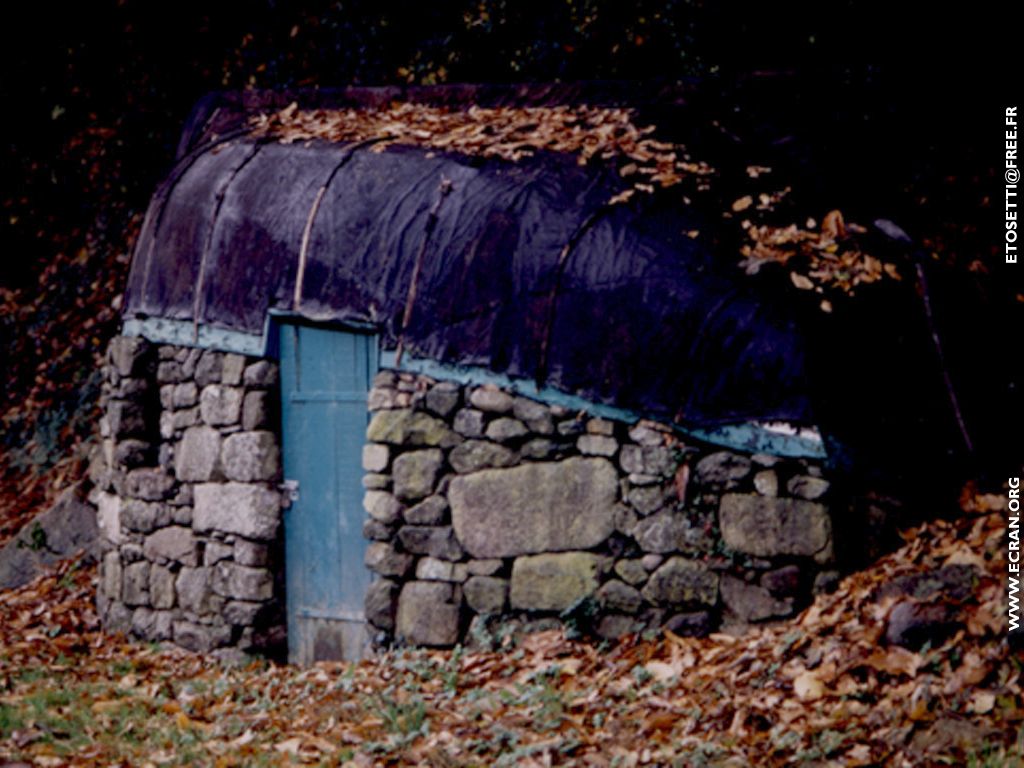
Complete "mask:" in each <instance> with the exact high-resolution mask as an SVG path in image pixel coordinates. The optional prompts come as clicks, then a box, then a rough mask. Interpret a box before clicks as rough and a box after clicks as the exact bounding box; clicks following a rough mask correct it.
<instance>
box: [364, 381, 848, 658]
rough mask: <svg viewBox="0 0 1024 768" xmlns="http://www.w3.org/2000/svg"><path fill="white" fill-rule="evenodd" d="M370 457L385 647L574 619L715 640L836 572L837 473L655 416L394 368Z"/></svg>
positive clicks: (370, 602)
mask: <svg viewBox="0 0 1024 768" xmlns="http://www.w3.org/2000/svg"><path fill="white" fill-rule="evenodd" d="M370 408H371V410H372V411H373V412H374V415H373V418H372V420H371V422H370V425H369V428H368V430H367V444H366V447H365V450H364V453H363V467H364V470H365V471H366V474H365V476H364V485H365V487H366V489H367V490H366V496H365V508H366V512H367V515H368V517H367V519H366V523H365V526H364V535H365V536H366V538H367V539H369V540H370V543H369V547H368V550H367V554H366V565H367V567H369V568H370V569H371V570H372V571H374V572H375V573H376V574H377V576H378V578H376V579H375V580H374V582H373V583H372V585H371V587H370V589H369V591H368V594H367V597H366V613H367V618H368V620H369V621H370V623H371V624H372V625H373V627H374V628H375V629H376V631H377V633H378V634H377V637H376V640H377V642H378V643H382V644H386V643H389V642H392V641H396V640H397V641H398V642H404V643H409V644H416V645H432V646H447V645H452V644H454V643H456V642H463V641H465V640H466V639H467V636H476V635H477V632H476V630H477V629H484V630H487V631H492V630H493V629H494V627H495V626H496V625H497V624H498V623H499V622H500V623H502V624H505V625H506V626H508V625H511V626H525V627H526V628H529V627H531V626H532V627H536V626H547V625H550V624H551V623H552V621H553V620H558V619H559V617H561V618H562V619H571V620H572V621H573V622H574V623H575V624H577V625H578V626H579V625H581V624H586V625H587V626H588V627H589V628H590V629H592V630H593V631H595V632H596V633H597V634H598V635H600V636H603V637H607V638H615V637H618V636H621V635H623V634H625V633H628V632H633V631H639V630H643V629H655V628H659V627H662V626H667V627H669V628H671V629H672V630H674V631H675V632H677V633H681V634H703V633H706V632H709V631H711V630H712V629H714V628H716V627H720V626H723V625H725V626H726V627H728V626H729V625H734V626H735V625H744V624H746V623H749V622H759V621H766V620H773V619H781V618H785V617H787V616H791V615H793V614H794V613H795V612H796V611H797V610H798V609H799V608H801V607H802V606H803V605H804V604H806V603H807V602H808V601H809V599H810V595H811V594H812V592H813V591H814V590H816V589H824V588H828V586H829V584H830V583H832V582H834V581H835V579H836V577H837V574H836V573H835V571H834V570H832V562H833V547H832V520H831V516H830V510H829V507H828V500H829V491H830V484H829V482H828V481H827V480H826V479H824V478H823V476H822V471H821V468H820V467H818V466H816V465H814V464H813V463H811V462H808V461H806V460H794V459H780V458H776V457H773V456H746V455H741V454H738V453H734V452H731V451H726V450H721V449H720V448H715V447H712V446H708V445H701V444H698V443H695V442H691V441H683V440H681V439H679V438H678V437H677V436H676V435H675V434H674V433H673V432H672V431H670V430H669V429H667V428H665V427H663V426H660V425H658V424H655V423H651V422H640V423H637V424H626V423H620V422H613V421H609V420H606V419H601V418H593V417H589V416H588V415H587V414H585V413H576V412H570V411H568V410H566V409H564V408H561V407H555V406H548V405H544V404H542V403H539V402H535V401H533V400H529V399H526V398H523V397H517V396H514V395H512V394H509V393H507V392H504V391H501V390H499V389H496V388H493V387H473V386H467V387H463V386H459V385H458V384H455V383H452V382H435V381H433V380H431V379H428V378H426V377H422V376H414V375H412V374H408V373H401V374H398V373H394V372H388V371H385V372H382V373H380V374H379V375H378V376H377V378H376V380H375V386H374V389H373V390H372V392H371V394H370Z"/></svg>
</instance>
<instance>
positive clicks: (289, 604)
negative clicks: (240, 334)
mask: <svg viewBox="0 0 1024 768" xmlns="http://www.w3.org/2000/svg"><path fill="white" fill-rule="evenodd" d="M292 327H297V328H311V329H317V330H321V331H326V332H329V333H344V334H349V335H356V336H363V337H369V343H368V344H367V351H368V354H369V359H368V361H367V382H366V387H367V389H366V392H367V396H368V395H369V391H370V388H372V386H373V378H374V376H375V375H376V373H377V372H378V371H379V370H380V361H381V348H380V339H381V336H380V333H379V329H378V328H377V327H376V326H374V325H371V324H363V323H341V322H318V321H312V320H309V319H308V318H304V317H301V316H297V315H292V314H285V313H274V314H273V316H272V317H271V319H270V322H269V327H268V333H267V334H266V337H267V356H268V357H272V358H274V359H276V360H277V361H278V363H279V366H280V369H281V374H280V377H279V380H280V383H279V395H280V399H281V430H280V440H281V454H282V467H284V456H285V453H286V451H287V445H286V443H287V441H288V440H289V435H288V431H287V430H286V428H285V416H284V412H285V408H286V403H285V400H286V398H287V397H288V396H289V389H290V388H289V387H288V386H286V381H285V376H284V361H283V359H282V351H283V348H284V345H283V344H282V336H283V334H284V333H285V332H287V330H288V329H289V328H292ZM364 413H365V417H366V423H367V424H368V423H369V418H370V411H369V407H368V403H367V404H366V406H365V407H364ZM360 438H361V439H360V441H359V442H360V444H365V432H364V433H361V434H360ZM352 459H353V461H354V462H355V464H354V467H353V468H354V469H355V470H356V471H357V472H358V473H360V474H361V473H362V462H361V456H353V457H352ZM285 472H286V474H285V484H284V485H283V486H282V489H283V493H285V494H288V493H289V492H290V490H289V489H288V487H287V481H288V479H289V478H288V477H287V470H286V471H285ZM360 490H361V488H360ZM301 496H302V488H301V487H300V488H298V498H299V499H301ZM357 508H358V509H359V510H362V495H361V493H360V496H359V501H358V505H357ZM290 511H291V506H290V505H288V506H287V507H286V508H285V509H284V510H283V512H282V526H281V531H282V533H281V536H282V545H283V549H284V553H285V558H284V567H285V574H284V581H285V590H284V600H285V610H286V616H287V627H288V658H289V661H290V662H292V663H299V664H308V663H311V662H313V661H315V660H317V659H316V658H315V656H316V649H315V647H314V646H315V643H314V642H312V641H311V639H310V638H309V637H305V635H304V637H305V640H303V641H302V643H301V645H302V647H301V648H300V647H299V644H298V643H297V642H296V639H297V638H298V636H299V634H300V633H299V631H298V622H299V621H300V620H305V621H310V622H318V621H334V622H352V623H357V622H360V623H361V624H362V627H361V634H362V638H361V639H360V640H359V641H358V643H354V642H349V643H346V644H345V655H344V660H346V661H350V660H357V659H358V658H361V657H362V656H363V655H365V653H366V651H367V649H368V641H369V625H368V624H366V620H365V615H364V613H363V611H362V609H361V608H360V610H359V612H358V615H355V612H353V611H338V612H335V613H337V615H336V616H334V615H331V616H327V615H325V614H323V613H320V612H318V611H316V610H315V609H313V610H306V611H304V612H303V615H302V616H299V615H298V613H297V609H296V607H295V605H294V603H293V601H292V599H291V598H292V594H293V583H292V576H291V575H290V574H289V563H288V557H287V552H288V549H289V543H288V531H289V528H290V525H289V520H288V515H289V514H290ZM359 528H360V529H361V525H360V526H359ZM359 535H360V536H361V530H360V534H359ZM364 543H365V542H364ZM360 567H365V566H362V563H360ZM371 578H372V574H371ZM359 632H360V631H359V630H357V631H356V632H354V633H352V634H351V635H349V637H350V638H354V637H355V635H357V634H359ZM307 634H308V633H307ZM355 644H358V646H359V647H358V648H352V645H355Z"/></svg>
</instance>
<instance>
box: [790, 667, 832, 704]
mask: <svg viewBox="0 0 1024 768" xmlns="http://www.w3.org/2000/svg"><path fill="white" fill-rule="evenodd" d="M793 692H794V693H795V694H796V695H797V698H799V699H800V701H816V700H817V699H820V698H821V697H822V696H824V695H825V686H824V685H822V683H821V680H819V679H818V677H817V675H815V674H814V673H813V672H810V671H807V672H802V673H800V674H799V675H797V676H796V678H795V679H794V680H793Z"/></svg>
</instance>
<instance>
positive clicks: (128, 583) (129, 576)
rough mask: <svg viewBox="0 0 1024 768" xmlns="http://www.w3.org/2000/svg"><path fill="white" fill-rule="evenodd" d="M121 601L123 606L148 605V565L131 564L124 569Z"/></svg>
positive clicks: (143, 562) (144, 563)
mask: <svg viewBox="0 0 1024 768" xmlns="http://www.w3.org/2000/svg"><path fill="white" fill-rule="evenodd" d="M123 581H124V583H123V585H122V588H121V589H122V599H123V600H124V604H125V605H131V606H135V605H148V604H149V563H147V562H145V561H142V562H138V563H132V564H131V565H128V566H126V567H125V569H124V575H123Z"/></svg>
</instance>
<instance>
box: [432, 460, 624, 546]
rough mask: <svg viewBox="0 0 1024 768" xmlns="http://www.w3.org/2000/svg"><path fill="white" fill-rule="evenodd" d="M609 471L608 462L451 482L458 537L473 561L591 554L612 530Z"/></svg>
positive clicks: (613, 482)
mask: <svg viewBox="0 0 1024 768" xmlns="http://www.w3.org/2000/svg"><path fill="white" fill-rule="evenodd" d="M617 487H618V481H617V476H616V473H615V469H614V467H612V465H611V463H610V462H609V461H607V460H606V459H582V458H571V459H566V460H565V461H560V462H554V463H538V464H524V465H522V466H519V467H514V468H511V469H488V470H484V471H482V472H477V473H474V474H472V475H464V476H460V477H456V478H455V479H454V480H452V484H451V487H450V488H449V492H448V498H449V501H450V503H451V507H452V521H453V524H454V526H455V533H456V535H457V537H458V539H459V541H460V543H461V544H462V546H463V547H465V549H466V551H468V552H469V553H470V554H471V555H473V556H474V557H479V558H488V557H513V556H516V555H524V554H533V553H537V552H552V551H561V550H571V549H589V548H590V547H593V546H596V545H597V544H600V543H601V542H602V541H604V540H605V539H606V538H607V537H608V536H609V535H610V534H611V533H612V531H613V530H614V529H615V495H616V491H617Z"/></svg>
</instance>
